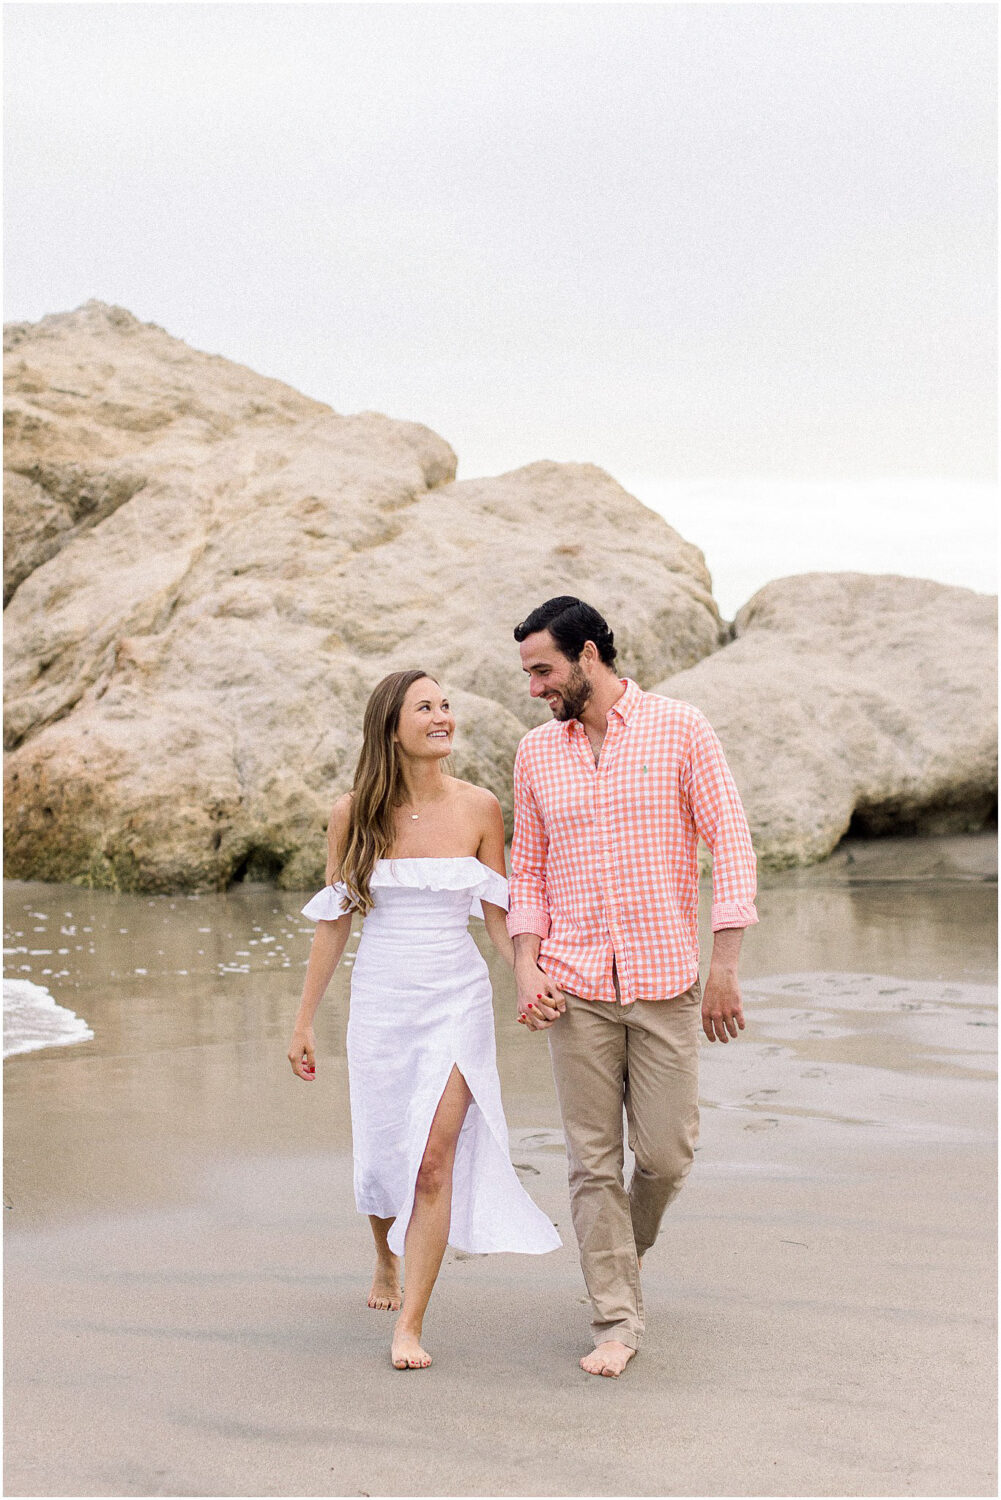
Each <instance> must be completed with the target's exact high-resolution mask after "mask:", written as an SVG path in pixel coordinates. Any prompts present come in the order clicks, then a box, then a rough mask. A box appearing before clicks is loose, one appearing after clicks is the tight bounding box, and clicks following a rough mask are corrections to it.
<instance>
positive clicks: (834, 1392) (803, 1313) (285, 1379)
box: [4, 839, 997, 1495]
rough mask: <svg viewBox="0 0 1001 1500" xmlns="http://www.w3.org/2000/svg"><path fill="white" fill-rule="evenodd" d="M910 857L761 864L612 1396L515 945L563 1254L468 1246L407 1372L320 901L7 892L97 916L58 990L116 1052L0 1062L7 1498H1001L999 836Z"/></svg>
mask: <svg viewBox="0 0 1001 1500" xmlns="http://www.w3.org/2000/svg"><path fill="white" fill-rule="evenodd" d="M897 842H900V841H897ZM904 842H906V843H907V844H908V850H907V851H906V856H905V858H904V861H903V863H902V862H901V854H900V850H899V849H896V848H893V847H891V845H890V843H889V842H887V843H885V844H883V845H882V847H880V848H876V847H875V846H869V848H868V851H863V850H860V849H856V850H854V851H850V852H852V854H853V864H852V865H851V866H848V867H847V874H846V871H845V870H832V869H828V870H827V871H826V873H825V876H824V878H823V879H820V878H818V877H817V876H816V874H815V873H813V872H789V873H787V874H786V875H784V876H783V875H781V874H779V875H771V876H768V877H766V878H764V879H763V880H762V884H761V894H760V898H759V910H760V913H761V923H760V924H759V926H758V927H757V928H754V929H751V931H750V932H749V933H748V938H747V941H746V943H745V949H746V955H745V957H746V962H745V963H743V964H742V972H743V975H744V980H745V1008H746V1011H747V1015H748V1030H747V1032H746V1033H745V1034H744V1035H743V1036H742V1037H741V1038H740V1040H739V1041H738V1042H737V1043H735V1044H732V1045H728V1046H727V1047H721V1046H718V1045H717V1046H716V1047H714V1048H709V1047H708V1046H706V1047H704V1048H703V1049H702V1087H701V1094H702V1136H701V1141H700V1146H699V1150H698V1153H697V1156H696V1162H695V1167H694V1169H693V1171H692V1174H691V1176H690V1178H689V1181H688V1183H687V1184H686V1186H685V1188H684V1190H683V1192H682V1194H681V1195H680V1197H679V1199H678V1200H677V1203H676V1204H674V1205H673V1206H672V1207H671V1209H670V1210H669V1211H668V1214H667V1216H666V1218H665V1222H664V1227H663V1230H662V1233H661V1238H660V1240H659V1241H658V1243H657V1245H656V1246H655V1247H654V1248H653V1250H652V1251H651V1253H650V1256H649V1259H648V1261H647V1262H645V1265H644V1273H643V1285H644V1297H645V1301H646V1304H647V1313H648V1332H647V1337H646V1341H645V1344H644V1347H643V1349H642V1350H641V1353H640V1355H639V1357H638V1358H637V1359H636V1360H635V1361H633V1362H632V1364H631V1366H630V1368H629V1370H628V1371H627V1372H626V1375H625V1376H624V1377H623V1378H622V1380H621V1381H618V1382H612V1381H600V1380H595V1379H593V1378H591V1377H588V1376H585V1375H584V1374H583V1373H582V1372H581V1371H579V1370H578V1368H577V1365H576V1360H577V1357H578V1356H579V1354H580V1353H582V1352H583V1351H584V1350H585V1349H586V1347H587V1342H588V1340H587V1315H588V1310H587V1307H586V1305H585V1302H584V1300H583V1299H584V1288H583V1283H582V1280H581V1277H580V1272H579V1269H578V1266H577V1257H576V1247H575V1245H574V1241H573V1233H572V1229H571V1226H570V1221H569V1212H568V1202H567V1187H566V1162H565V1153H564V1148H563V1141H562V1133H561V1131H560V1125H559V1113H558V1109H557V1106H556V1102H555V1097H554V1094H553V1089H552V1081H551V1076H550V1072H549V1062H548V1053H547V1049H546V1048H545V1045H544V1044H543V1045H537V1043H538V1041H539V1039H538V1038H533V1037H531V1036H526V1035H524V1034H523V1030H522V1028H520V1027H518V1026H516V1025H515V1024H514V1023H513V1020H512V1016H511V1008H512V1007H511V997H510V994H509V991H508V989H507V988H506V984H507V980H506V976H505V974H504V973H502V972H501V971H500V970H499V969H498V967H497V966H496V965H495V964H494V963H493V962H492V961H491V971H492V974H493V978H494V985H495V1016H496V1025H497V1042H498V1067H499V1071H500V1075H501V1085H502V1091H503V1098H504V1104H505V1109H506V1112H507V1117H508V1123H509V1127H510V1134H511V1143H512V1157H513V1160H514V1161H515V1163H516V1166H517V1168H518V1171H519V1175H520V1176H521V1179H522V1181H523V1183H524V1184H525V1186H526V1187H527V1188H528V1189H529V1191H530V1192H531V1193H532V1195H533V1197H534V1198H535V1199H536V1201H537V1202H538V1203H539V1204H540V1206H542V1207H543V1209H544V1210H545V1211H546V1212H547V1213H548V1214H549V1215H550V1217H551V1218H552V1219H553V1220H554V1221H555V1222H556V1223H557V1224H558V1226H559V1228H560V1232H561V1234H562V1235H563V1238H564V1247H563V1248H562V1249H561V1250H559V1251H555V1252H553V1253H552V1254H550V1255H547V1256H545V1257H542V1258H541V1259H539V1258H536V1257H521V1256H512V1255H500V1256H475V1257H470V1256H462V1255H460V1254H457V1253H456V1252H455V1251H453V1250H449V1251H448V1252H447V1255H446V1263H445V1266H444V1268H443V1271H442V1276H441V1279H440V1282H439V1285H438V1288H437V1289H436V1292H435V1296H434V1298H433V1300H432V1304H431V1312H430V1316H429V1319H428V1324H427V1330H426V1331H427V1337H428V1343H429V1347H430V1348H431V1350H432V1353H433V1354H434V1356H435V1364H434V1366H433V1367H432V1369H431V1370H430V1371H428V1372H427V1373H423V1372H422V1373H420V1374H415V1375H413V1376H412V1377H409V1376H408V1378H407V1379H404V1380H399V1379H398V1378H397V1374H396V1373H395V1372H393V1371H392V1370H391V1369H390V1368H389V1363H388V1339H389V1332H390V1328H391V1320H390V1319H388V1318H385V1317H384V1315H382V1314H379V1313H376V1312H372V1311H370V1310H368V1309H367V1308H366V1307H365V1305H364V1301H365V1295H366V1292H367V1288H368V1277H369V1274H370V1251H369V1237H368V1229H367V1225H366V1224H365V1222H364V1220H363V1219H362V1218H361V1217H360V1216H359V1215H358V1214H357V1213H356V1212H355V1208H354V1202H353V1196H352V1190H351V1153H350V1123H349V1118H348V1108H347V1083H346V1069H345V1065H344V1025H345V1019H346V995H347V985H348V982H349V974H348V972H346V971H344V972H341V973H339V974H338V975H337V976H335V982H334V984H333V985H332V987H331V994H330V995H329V997H328V1000H327V1001H326V1002H325V1005H324V1007H323V1008H322V1009H321V1012H320V1016H319V1017H318V1025H317V1040H318V1044H319V1060H318V1076H317V1082H316V1083H315V1084H312V1085H308V1086H306V1085H301V1084H297V1083H296V1080H294V1079H293V1078H292V1076H291V1073H290V1070H289V1069H288V1064H287V1061H286V1059H285V1047H286V1045H287V1035H286V1031H287V1027H288V1023H289V1019H290V1016H291V1014H292V1009H294V1005H295V1001H296V999H297V987H298V983H299V974H300V966H301V963H302V962H303V961H304V959H305V954H306V951H307V950H308V944H309V933H310V932H311V930H312V928H311V924H308V923H306V922H305V920H304V919H302V920H301V922H300V921H299V919H298V917H297V910H298V906H297V900H296V897H295V896H293V895H292V894H291V893H285V892H276V891H274V890H272V889H270V888H267V887H245V888H243V889H242V890H240V891H237V892H235V893H230V894H229V895H227V896H212V897H177V898H173V897H171V898H168V897H157V898H147V897H124V896H115V895H112V894H110V893H107V892H90V891H79V890H76V889H74V888H72V887H65V886H63V887H41V886H38V885H34V886H32V887H30V889H29V888H25V887H8V922H9V923H11V924H12V926H13V928H14V930H19V929H23V925H24V924H23V923H18V922H17V921H16V920H15V918H16V916H17V913H18V910H19V909H28V908H30V910H31V911H32V912H35V913H38V912H42V913H47V914H48V915H47V920H46V923H45V925H46V926H47V927H48V928H49V930H50V933H51V932H52V930H53V928H54V925H55V923H56V919H57V918H58V924H59V926H60V927H71V926H75V927H76V928H77V932H76V934H75V935H74V936H73V937H72V939H70V940H69V942H68V943H67V942H64V943H62V944H61V946H69V947H70V948H71V949H74V948H75V946H76V945H79V947H80V952H76V951H72V952H71V953H70V954H69V955H63V956H62V958H61V963H62V965H63V967H69V968H70V970H71V973H70V976H69V980H64V981H61V983H62V985H64V986H65V993H62V992H61V991H60V990H59V989H58V988H56V999H57V1000H59V1001H60V1002H61V1003H64V1004H67V1005H69V1006H72V1008H73V1009H75V1010H77V1011H78V1013H79V1014H80V1015H82V1016H83V1017H85V1018H86V1020H87V1022H88V1024H90V1025H91V1026H92V1028H93V1030H94V1038H93V1040H91V1041H88V1042H85V1043H82V1044H79V1045H76V1046H69V1047H60V1048H54V1049H52V1050H49V1051H40V1052H37V1053H35V1054H33V1055H31V1056H28V1055H23V1056H21V1057H13V1058H11V1059H9V1060H8V1061H7V1062H6V1063H5V1065H4V1080H5V1092H6V1100H7V1104H6V1111H7V1113H6V1121H7V1130H6V1135H5V1151H6V1194H7V1198H6V1201H7V1202H8V1203H9V1204H10V1207H9V1208H6V1209H5V1220H6V1224H5V1227H6V1230H7V1245H6V1250H7V1292H8V1297H7V1323H6V1339H7V1381H6V1411H7V1417H6V1438H7V1443H6V1488H7V1492H8V1493H15V1494H23V1495H53V1494H79V1495H154V1494H216V1495H250V1494H263V1495H267V1494H303V1495H310V1494H316V1495H357V1494H359V1493H369V1494H385V1495H413V1494H439V1495H532V1494H538V1495H574V1494H598V1495H625V1494H635V1495H663V1494H676V1495H734V1494H745V1495H754V1494H761V1495H766V1494H770V1495H794V1494H796V1495H829V1494H869V1495H876V1494H887V1495H891V1494H892V1495H900V1494H914V1495H922V1494H932V1493H935V1494H943V1495H967V1494H987V1493H991V1492H992V1489H993V1488H994V1487H995V1484H996V1480H995V1478H994V1444H995V1437H996V1422H995V1412H994V1382H993V1376H992V1374H991V1372H992V1370H993V1369H994V1361H995V1357H996V1345H995V1341H994V1333H993V1326H992V1307H993V1300H992V1299H993V1288H994V1286H995V1285H996V1271H995V1227H996V1220H995V1215H994V1208H993V1204H994V1193H995V1182H996V1177H995V1158H996V1152H995V1146H994V1134H995V1100H996V1088H995V1081H994V1080H995V1053H994V1049H993V1044H994V1041H995V1038H996V1024H997V1009H996V989H995V980H996V958H995V952H994V928H993V917H994V913H995V911H996V891H995V890H994V888H993V886H992V884H991V882H990V875H989V864H990V858H991V849H992V848H993V847H995V846H994V845H993V843H992V841H991V840H989V839H988V840H987V841H986V842H984V841H980V840H974V841H964V840H959V841H947V842H949V843H953V842H954V847H952V848H951V849H950V850H948V851H947V850H946V848H945V844H944V843H939V842H938V841H935V846H934V847H931V844H932V841H921V842H920V843H918V842H916V841H904ZM989 846H990V847H989ZM947 853H948V859H947V860H946V859H945V858H944V856H945V855H946V854H947ZM816 869H817V867H814V871H816ZM860 870H861V878H860ZM907 872H909V873H907ZM804 875H805V877H806V878H804ZM891 877H892V878H891ZM706 894H707V892H706ZM40 898H41V899H40ZM19 903H20V908H19ZM66 913H70V914H71V915H69V916H67V915H66ZM35 925H39V926H41V925H43V924H42V922H41V921H40V920H38V921H37V922H36V924H35ZM479 925H480V924H474V930H475V929H476V928H478V927H479ZM88 928H89V929H90V931H89V932H85V931H84V929H88ZM703 930H704V931H705V928H703ZM266 939H267V940H268V941H266ZM355 940H356V935H355V934H353V938H352V947H353V946H354V942H355ZM31 946H32V947H35V948H43V947H46V946H52V947H54V946H56V945H55V944H54V943H51V942H49V941H48V940H46V939H43V936H42V934H41V933H39V934H32V942H31ZM199 950H201V951H200V952H199ZM22 961H24V962H27V961H28V960H27V959H25V960H22ZM32 962H34V963H36V964H37V965H43V964H47V963H48V960H46V959H45V958H44V956H39V957H37V958H35V959H34V960H32ZM140 971H142V972H140ZM182 971H186V972H182ZM36 977H37V978H39V979H40V975H38V976H36ZM985 1293H986V1294H985ZM540 1412H544V1413H545V1415H544V1418H542V1419H539V1418H538V1415H537V1414H538V1413H540ZM457 1413H458V1414H459V1415H458V1416H457ZM526 1413H528V1414H529V1415H528V1416H526ZM532 1414H535V1415H534V1416H533V1415H532ZM637 1433H641V1434H642V1441H641V1442H638V1441H637V1440H636V1436H635V1435H636V1434H637Z"/></svg>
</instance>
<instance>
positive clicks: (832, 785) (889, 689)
mask: <svg viewBox="0 0 1001 1500" xmlns="http://www.w3.org/2000/svg"><path fill="white" fill-rule="evenodd" d="M734 629H735V634H736V639H735V640H734V641H733V643H732V644H731V645H728V646H727V647H725V649H724V650H722V651H719V652H717V653H716V654H715V655H714V656H712V657H710V658H708V659H707V660H704V661H701V662H699V663H698V664H697V665H696V666H694V667H692V668H690V669H689V670H687V671H683V672H680V673H677V674H675V675H673V676H670V677H668V678H666V679H665V680H664V681H662V682H660V683H659V684H658V686H657V688H656V691H657V692H659V693H664V694H665V695H667V696H668V697H673V698H682V699H684V700H685V701H686V702H688V703H694V704H695V705H696V706H697V707H698V708H700V709H702V711H703V712H704V713H705V715H706V716H707V718H708V719H709V721H710V723H711V724H712V725H713V726H714V727H715V729H716V731H717V733H718V734H719V736H720V739H721V740H722V742H723V746H724V749H725V750H726V754H727V759H728V760H729V762H730V765H731V768H732V769H733V772H734V776H735V779H736V781H737V785H738V787H739V789H740V792H741V795H742V797H743V800H744V805H745V807H746V809H747V813H748V819H749V822H750V824H751V832H752V835H753V838H754V844H755V848H756V849H757V851H758V855H759V858H760V859H761V861H762V863H763V864H764V865H766V866H768V865H770V866H772V867H782V866H790V865H803V864H810V863H812V862H813V861H815V860H818V859H822V858H824V856H825V855H827V854H829V853H830V852H831V850H832V849H833V848H834V847H835V845H836V844H837V843H838V841H839V839H841V838H842V837H843V836H844V835H845V834H846V833H847V832H848V830H849V828H851V829H852V830H853V831H855V832H858V833H868V834H883V833H889V832H915V833H953V832H960V831H971V830H975V829H979V828H982V827H983V826H985V824H987V823H988V822H989V821H990V820H991V819H992V818H994V817H996V809H997V785H998V780H997V765H998V763H997V679H996V675H995V674H996V659H997V599H996V598H993V597H991V596H988V595H985V594H975V593H972V592H971V591H970V590H969V589H960V588H949V587H947V586H946V585H944V584H938V583H929V582H927V581H926V580H924V579H918V578H897V577H892V576H872V575H868V574H862V573H808V574H804V575H803V576H801V577H797V578H783V579H780V580H778V581H777V582H775V583H770V584H768V585H767V587H765V588H763V589H761V590H760V592H759V593H757V594H755V595H754V597H753V599H751V600H750V602H749V603H747V604H746V605H745V606H744V608H743V609H742V610H741V611H740V613H739V614H738V616H737V619H736V621H735V625H734Z"/></svg>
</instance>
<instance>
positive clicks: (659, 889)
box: [507, 678, 758, 1005]
mask: <svg viewBox="0 0 1001 1500" xmlns="http://www.w3.org/2000/svg"><path fill="white" fill-rule="evenodd" d="M622 682H623V686H624V688H625V692H624V693H623V694H622V697H621V698H620V699H619V700H618V702H617V703H615V704H613V705H612V708H611V709H610V710H609V713H608V728H607V730H606V731H605V738H604V742H603V744H602V747H601V754H600V756H599V758H598V762H597V764H595V760H594V753H593V751H592V750H591V745H590V742H589V741H588V738H587V734H586V732H585V729H584V726H583V724H581V722H580V720H579V719H569V720H567V721H566V722H565V723H561V722H559V721H557V720H554V721H553V722H552V723H549V724H543V725H541V726H540V727H539V728H538V729H532V730H529V732H528V734H526V736H525V738H524V739H523V740H522V742H521V744H520V745H519V746H518V754H517V756H516V757H515V763H514V838H513V840H512V842H511V879H510V884H509V894H510V903H511V906H510V911H509V913H508V919H507V926H508V931H509V932H510V934H511V936H512V937H514V936H515V935H516V934H517V933H520V932H535V933H538V935H539V937H540V938H542V945H541V948H540V950H539V964H540V966H541V967H542V968H543V969H544V970H545V972H546V973H547V974H548V975H549V977H550V979H552V980H553V982H554V983H555V984H556V985H558V986H559V987H560V989H565V990H569V991H570V992H571V993H572V994H575V995H581V996H583V997H584V998H585V999H588V1000H610V1001H614V1000H615V998H616V996H615V986H614V983H613V980H612V964H613V961H614V964H615V968H616V971H617V976H618V980H619V987H620V992H621V997H622V1003H623V1005H628V1004H630V1003H631V1002H632V1001H633V1000H664V999H668V998H670V997H671V996H673V995H680V994H683V993H684V991H685V990H687V989H689V988H690V987H691V986H692V985H693V984H694V982H695V980H696V978H697V976H698V972H699V931H698V894H699V866H698V845H699V838H700V836H701V837H702V838H703V839H704V840H705V842H706V843H707V844H708V845H709V848H710V849H711V850H712V853H713V904H712V928H713V931H714V932H716V931H718V930H719V929H720V928H722V927H750V926H751V925H752V924H753V923H754V922H756V921H757V920H758V914H757V912H756V911H755V909H754V894H755V859H754V851H753V849H752V848H751V835H750V833H749V831H748V827H747V819H746V818H745V816H744V809H743V808H742V807H741V804H740V797H739V796H738V794H737V788H736V787H735V786H734V784H733V777H732V776H731V775H730V769H729V767H728V766H727V763H726V761H725V759H724V758H723V749H722V746H721V745H720V742H719V740H718V739H717V738H716V735H715V733H714V732H713V730H712V728H711V726H710V725H709V723H708V722H707V720H706V719H705V718H704V717H703V716H702V714H701V713H699V711H698V709H697V708H693V707H692V706H691V705H690V704H688V703H681V702H679V701H678V700H677V699H674V698H662V697H660V696H659V695H658V694H656V693H645V692H643V690H642V689H641V688H639V687H637V685H636V683H635V682H632V681H630V679H629V678H623V679H622Z"/></svg>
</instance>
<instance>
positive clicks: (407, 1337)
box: [392, 1325, 431, 1370]
mask: <svg viewBox="0 0 1001 1500" xmlns="http://www.w3.org/2000/svg"><path fill="white" fill-rule="evenodd" d="M392 1360H393V1369H394V1370H426V1369H427V1367H428V1365H429V1364H430V1363H431V1356H430V1354H429V1353H428V1352H427V1350H426V1349H422V1348H421V1343H420V1339H419V1338H418V1337H417V1335H416V1334H415V1333H406V1332H404V1331H403V1330H402V1329H401V1328H400V1327H399V1325H397V1327H396V1329H395V1331H394V1333H393V1348H392Z"/></svg>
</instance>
